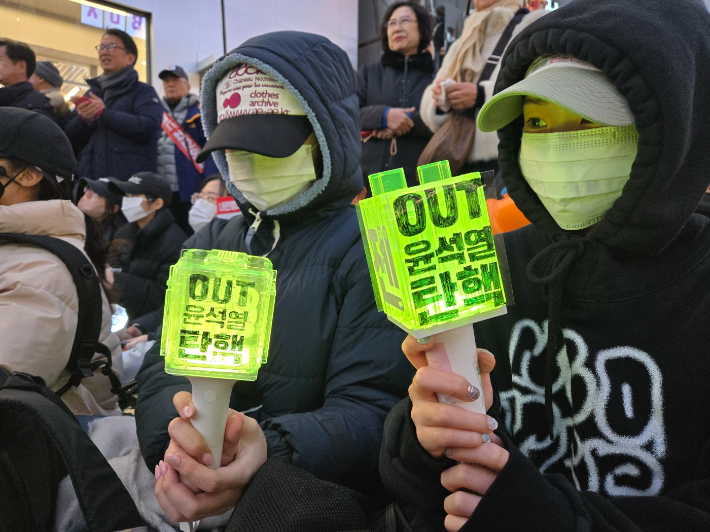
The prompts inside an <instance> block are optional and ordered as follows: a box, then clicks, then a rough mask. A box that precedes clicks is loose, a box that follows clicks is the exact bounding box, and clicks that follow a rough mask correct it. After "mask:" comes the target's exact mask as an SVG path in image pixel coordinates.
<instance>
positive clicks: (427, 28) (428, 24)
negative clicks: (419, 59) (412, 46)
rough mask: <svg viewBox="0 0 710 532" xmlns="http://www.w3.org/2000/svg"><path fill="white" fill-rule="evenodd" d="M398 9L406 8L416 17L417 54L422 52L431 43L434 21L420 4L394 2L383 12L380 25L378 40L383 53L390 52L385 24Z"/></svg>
mask: <svg viewBox="0 0 710 532" xmlns="http://www.w3.org/2000/svg"><path fill="white" fill-rule="evenodd" d="M400 7H408V8H410V9H411V10H412V11H414V14H415V15H416V16H417V25H418V26H419V49H418V50H417V51H418V52H421V51H423V50H424V49H425V48H426V47H427V46H429V43H430V42H431V35H432V32H433V31H434V21H433V20H432V18H431V15H430V14H429V11H427V10H426V8H425V7H424V6H422V5H420V4H417V3H416V2H395V3H393V4H390V6H389V7H388V8H387V11H385V16H384V17H382V24H381V25H380V39H381V40H382V49H383V50H384V51H385V52H389V51H390V45H389V39H387V23H388V22H389V20H390V17H391V16H392V13H394V12H395V10H396V9H399V8H400Z"/></svg>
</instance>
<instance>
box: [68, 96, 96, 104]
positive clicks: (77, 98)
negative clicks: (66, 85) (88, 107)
mask: <svg viewBox="0 0 710 532" xmlns="http://www.w3.org/2000/svg"><path fill="white" fill-rule="evenodd" d="M70 100H71V101H72V103H73V104H74V105H76V106H78V105H79V104H80V103H84V102H86V103H89V102H91V98H89V97H88V96H72V97H71V98H70Z"/></svg>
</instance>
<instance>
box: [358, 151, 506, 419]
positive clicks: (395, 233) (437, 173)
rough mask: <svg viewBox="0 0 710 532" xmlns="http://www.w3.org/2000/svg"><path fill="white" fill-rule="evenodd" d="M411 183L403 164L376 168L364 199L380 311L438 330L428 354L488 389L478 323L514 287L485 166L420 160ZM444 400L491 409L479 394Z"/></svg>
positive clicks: (409, 328)
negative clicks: (460, 171)
mask: <svg viewBox="0 0 710 532" xmlns="http://www.w3.org/2000/svg"><path fill="white" fill-rule="evenodd" d="M417 171H418V173H419V181H420V183H421V184H420V185H418V186H414V187H409V188H407V184H406V180H405V177H404V171H403V170H402V169H401V168H398V169H396V170H389V171H387V172H382V173H379V174H373V175H371V176H370V185H371V188H372V194H373V197H372V198H368V199H365V200H362V201H360V202H359V203H358V204H357V212H358V219H359V221H360V230H361V232H362V236H363V241H364V244H365V250H366V254H367V260H368V266H369V268H370V276H371V278H372V286H373V289H374V292H375V299H376V301H377V306H378V309H379V310H380V311H384V312H385V313H386V314H387V317H388V319H389V320H390V321H392V322H393V323H395V324H396V325H398V326H399V327H400V328H402V329H403V330H405V331H406V332H408V333H409V334H410V335H412V336H414V337H415V338H417V339H420V340H421V339H427V338H428V337H431V336H433V337H434V345H433V347H432V348H431V349H430V350H429V351H427V353H426V355H427V362H428V364H429V365H430V366H432V367H436V368H438V369H442V370H447V371H451V372H453V373H456V374H458V375H461V376H463V377H464V378H466V379H467V380H468V382H469V383H471V384H472V385H474V386H476V387H477V388H478V389H479V390H482V386H481V377H480V371H479V369H478V357H477V355H476V342H475V338H474V335H473V327H472V326H471V324H473V323H475V322H477V321H482V320H485V319H489V318H492V317H495V316H500V315H503V314H505V313H506V294H505V290H504V288H503V282H502V276H501V266H500V262H499V256H498V252H497V251H496V246H495V242H494V239H493V232H492V230H491V224H490V219H489V217H488V211H487V209H486V200H485V194H484V191H483V183H482V180H481V175H480V174H479V173H472V174H465V175H461V176H457V177H452V176H451V172H450V170H449V163H448V161H441V162H437V163H432V164H428V165H425V166H420V167H419V168H418V169H417ZM439 401H441V402H447V403H452V404H456V405H458V406H461V407H462V408H466V409H467V410H471V411H474V412H479V413H485V411H486V409H485V403H484V398H483V397H482V394H480V396H479V397H478V398H476V400H474V401H473V402H464V401H459V400H458V399H455V398H451V397H448V396H441V395H440V396H439Z"/></svg>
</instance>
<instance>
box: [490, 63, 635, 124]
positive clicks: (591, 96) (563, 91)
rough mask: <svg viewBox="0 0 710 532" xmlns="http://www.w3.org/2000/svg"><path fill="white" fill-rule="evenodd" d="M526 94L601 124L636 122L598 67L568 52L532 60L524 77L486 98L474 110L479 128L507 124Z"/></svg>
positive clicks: (518, 109) (623, 99) (624, 102)
mask: <svg viewBox="0 0 710 532" xmlns="http://www.w3.org/2000/svg"><path fill="white" fill-rule="evenodd" d="M526 96H533V97H535V98H540V99H542V100H546V101H549V102H552V103H554V104H556V105H559V106H560V107H564V108H565V109H567V110H568V111H571V112H573V113H575V114H577V115H579V116H581V117H583V118H586V119H587V120H591V121H592V122H596V123H598V124H603V125H605V126H630V125H631V124H635V123H636V118H635V117H634V114H633V113H632V112H631V109H630V108H629V103H628V101H627V100H626V98H624V96H623V95H622V94H621V93H620V92H619V91H618V90H617V88H616V87H615V86H614V84H613V83H612V82H611V80H610V79H609V78H608V77H607V76H606V75H605V74H604V73H603V72H602V71H601V70H599V69H598V68H596V67H595V66H593V65H591V64H590V63H587V62H585V61H580V60H579V59H576V58H574V57H571V56H569V55H546V56H542V57H538V58H537V59H536V60H535V61H534V62H533V64H532V65H531V66H530V68H529V69H528V72H527V74H525V79H523V80H522V81H519V82H518V83H516V84H514V85H511V86H510V87H508V88H507V89H505V90H503V91H501V92H499V93H498V94H496V95H495V96H493V98H491V99H490V100H488V101H487V102H486V104H485V105H484V106H483V107H482V108H481V112H480V113H478V127H479V129H480V130H481V131H495V130H497V129H500V128H502V127H504V126H506V125H508V124H510V123H511V122H512V121H513V120H515V119H516V118H517V117H518V116H520V115H521V114H522V112H523V103H524V101H525V97H526Z"/></svg>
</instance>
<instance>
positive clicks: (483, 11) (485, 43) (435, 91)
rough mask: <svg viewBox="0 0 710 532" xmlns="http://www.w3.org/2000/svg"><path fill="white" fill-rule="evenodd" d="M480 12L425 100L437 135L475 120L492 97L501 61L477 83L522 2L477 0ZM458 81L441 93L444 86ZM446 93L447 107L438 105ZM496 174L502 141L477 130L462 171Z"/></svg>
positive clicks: (424, 112) (528, 18) (427, 119)
mask: <svg viewBox="0 0 710 532" xmlns="http://www.w3.org/2000/svg"><path fill="white" fill-rule="evenodd" d="M473 5H474V6H475V8H476V10H475V11H473V12H472V13H471V14H470V15H469V16H468V17H467V18H466V21H465V22H464V28H463V31H462V34H461V37H459V39H458V40H456V41H455V42H454V43H453V44H452V45H451V47H450V48H449V50H448V51H447V52H446V56H445V57H444V61H443V63H442V65H441V68H439V70H438V72H437V73H436V79H435V80H434V83H432V84H431V85H429V86H428V87H427V88H426V90H425V91H424V94H423V96H422V100H421V108H420V110H421V118H422V120H423V121H424V123H425V124H426V125H427V126H429V128H430V129H431V130H432V131H437V130H438V129H439V128H441V127H442V126H443V125H444V124H445V123H446V122H447V121H449V120H450V119H451V118H452V117H453V113H456V112H461V113H466V114H468V115H470V116H471V117H475V115H476V113H477V112H478V110H479V109H480V108H481V107H482V106H483V104H484V103H486V101H488V99H490V98H491V97H492V96H493V87H494V85H495V82H496V78H497V77H498V72H499V70H500V62H499V63H498V66H496V68H495V70H494V71H493V74H492V75H491V77H490V78H489V79H488V80H486V81H483V82H481V83H477V81H478V78H479V76H480V75H481V72H482V70H483V67H484V66H485V64H486V61H487V60H488V58H489V57H490V55H491V54H492V53H493V51H494V49H495V47H496V44H498V41H499V40H500V38H501V36H502V35H503V32H504V31H505V29H506V27H507V26H508V24H509V23H510V22H511V21H512V20H513V17H514V16H515V14H516V13H517V12H518V11H519V10H520V9H521V8H522V5H523V0H473ZM544 14H545V11H536V12H534V13H528V14H526V15H525V16H524V17H523V19H522V21H520V23H519V24H518V25H517V26H516V27H515V29H514V30H513V38H514V37H515V35H517V34H518V33H520V32H521V31H522V30H523V29H524V28H525V27H526V26H528V25H529V24H530V23H531V22H533V21H534V20H537V19H538V18H540V17H541V16H542V15H544ZM448 79H451V80H453V81H454V82H455V83H454V84H452V85H449V86H448V87H446V88H445V89H442V87H441V82H442V81H444V80H448ZM442 90H443V91H444V93H445V102H446V105H445V106H444V107H445V108H446V109H447V110H446V111H444V109H442V106H441V104H440V103H439V100H440V98H442V99H443V98H444V97H443V96H442ZM486 170H493V171H495V172H497V171H498V137H497V136H496V134H495V133H492V132H483V131H481V130H480V129H479V130H477V131H476V135H475V140H474V142H473V149H472V150H471V153H470V154H469V156H468V161H467V164H466V165H465V166H464V168H463V171H462V172H461V173H468V172H483V171H486Z"/></svg>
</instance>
